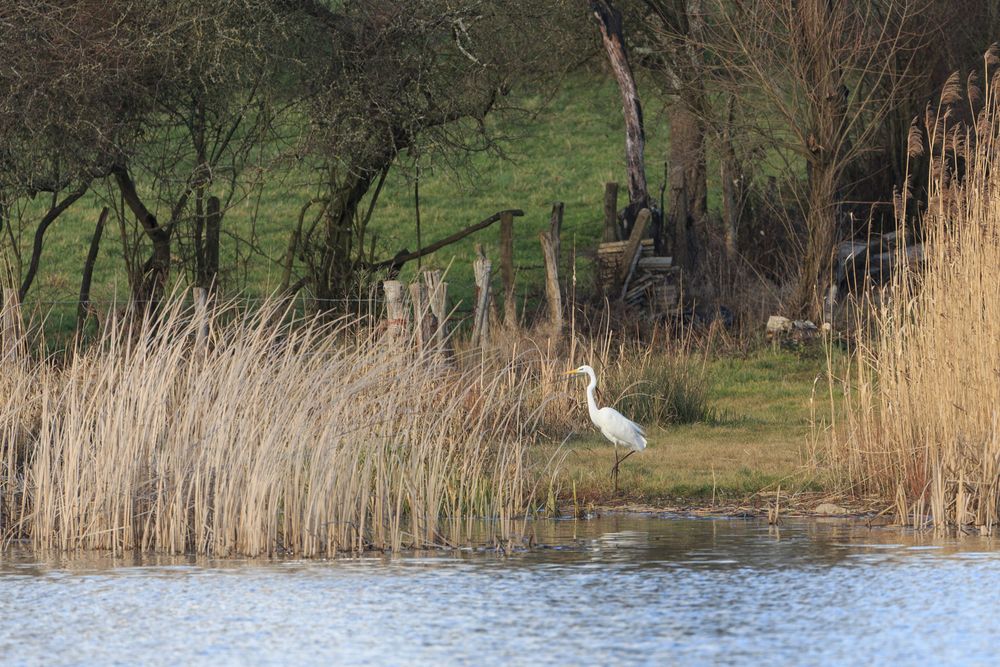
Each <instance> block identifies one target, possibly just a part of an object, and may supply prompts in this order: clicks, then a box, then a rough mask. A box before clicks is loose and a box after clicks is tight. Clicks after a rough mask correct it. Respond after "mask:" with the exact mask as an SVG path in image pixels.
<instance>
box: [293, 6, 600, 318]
mask: <svg viewBox="0 0 1000 667" xmlns="http://www.w3.org/2000/svg"><path fill="white" fill-rule="evenodd" d="M300 11H302V12H303V13H304V15H306V16H307V17H309V18H310V19H312V21H311V23H309V24H308V25H309V26H310V27H309V33H308V36H307V37H303V39H305V40H307V41H308V43H309V44H310V47H311V48H310V51H309V52H308V53H304V54H303V58H304V59H305V61H306V63H307V64H308V66H307V67H306V68H305V69H304V70H302V71H303V74H304V76H305V78H304V79H303V80H302V81H301V82H300V86H301V88H302V89H303V90H304V91H306V94H305V96H304V100H305V103H304V109H305V110H306V112H307V114H308V119H309V127H308V131H307V133H306V134H305V136H304V141H303V143H302V145H301V151H302V152H303V154H305V155H306V156H308V157H307V164H308V165H310V166H311V167H312V168H313V169H314V173H316V174H317V175H318V176H319V178H318V180H319V186H318V190H319V196H317V197H316V198H315V200H314V202H313V205H314V206H315V208H313V209H312V210H311V211H310V214H311V217H310V218H309V219H305V218H303V219H302V220H301V224H300V227H299V229H297V230H296V231H295V232H294V233H293V239H292V242H291V243H290V250H291V251H292V253H293V254H297V255H298V256H299V257H300V258H301V260H302V263H303V264H304V268H305V275H304V276H303V282H304V283H305V284H306V285H308V287H309V288H310V289H311V290H312V291H313V293H314V296H315V297H317V298H318V299H319V300H320V301H321V302H322V300H324V299H335V298H338V297H341V296H343V295H344V294H345V293H347V292H350V291H351V290H352V289H355V288H356V287H357V282H358V280H359V279H363V277H364V276H365V275H366V272H367V271H368V270H370V269H371V268H372V267H374V266H376V265H379V264H383V263H381V262H379V261H377V260H376V257H375V252H374V245H373V243H374V239H372V238H371V237H370V235H369V234H368V232H367V227H368V223H369V221H370V219H371V215H372V211H373V207H374V205H375V202H376V200H377V198H378V196H379V194H380V192H381V185H382V183H383V182H384V179H385V178H386V174H387V173H388V171H389V170H390V169H391V168H393V165H394V164H397V160H398V158H399V157H400V155H401V153H402V152H403V151H411V152H413V153H416V154H420V155H424V156H427V155H428V154H431V153H434V152H437V153H452V154H453V153H456V152H457V153H470V152H480V151H488V150H492V149H494V148H496V143H495V136H494V131H495V130H494V128H493V127H492V126H491V125H490V124H488V123H487V122H486V117H487V115H488V114H491V113H498V112H502V111H503V110H505V109H507V108H510V100H509V93H510V92H511V90H512V89H513V88H514V87H515V86H517V85H520V84H523V83H524V82H527V81H537V80H538V79H539V78H540V77H543V76H545V75H547V74H549V73H551V72H553V71H554V70H558V69H559V67H560V66H561V65H562V64H563V63H565V61H566V60H568V59H566V58H561V55H562V54H564V53H565V50H564V49H565V43H566V38H565V37H564V36H565V35H567V34H568V33H570V32H571V26H572V25H573V15H574V8H573V3H571V2H562V1H561V0H560V1H555V2H548V3H534V2H529V1H528V0H500V1H492V2H487V1H485V0H462V1H459V2H454V1H450V0H448V1H446V0H403V1H398V0H365V1H363V2H362V1H357V2H345V3H336V4H329V5H328V4H322V3H318V2H315V3H303V6H302V8H301V10H300ZM575 14H576V15H578V16H581V17H582V13H580V12H579V11H575ZM363 204H364V205H363ZM498 208H499V206H498ZM404 254H405V253H404ZM290 259H291V255H290V256H289V260H290ZM289 266H290V264H289Z"/></svg>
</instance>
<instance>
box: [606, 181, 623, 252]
mask: <svg viewBox="0 0 1000 667" xmlns="http://www.w3.org/2000/svg"><path fill="white" fill-rule="evenodd" d="M621 240H622V239H621V227H619V226H618V184H617V183H605V184H604V242H605V243H609V242H611V241H621Z"/></svg>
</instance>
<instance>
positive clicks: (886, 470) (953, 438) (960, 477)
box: [832, 50, 1000, 533]
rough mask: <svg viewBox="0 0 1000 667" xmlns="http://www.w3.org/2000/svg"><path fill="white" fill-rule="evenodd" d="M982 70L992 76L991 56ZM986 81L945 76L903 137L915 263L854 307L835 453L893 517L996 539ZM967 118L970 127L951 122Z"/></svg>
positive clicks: (999, 399)
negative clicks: (922, 120) (918, 164)
mask: <svg viewBox="0 0 1000 667" xmlns="http://www.w3.org/2000/svg"><path fill="white" fill-rule="evenodd" d="M985 64H986V71H988V72H990V73H991V74H992V73H993V70H994V68H995V67H996V65H997V64H998V61H997V59H996V58H995V56H994V54H993V51H992V50H991V52H990V53H988V54H987V56H986V62H985ZM986 81H987V84H986V85H983V86H982V88H980V84H978V83H977V82H976V80H975V79H974V78H970V80H969V82H968V85H967V87H966V88H967V90H966V91H965V92H966V94H965V95H962V94H961V93H962V92H963V91H962V90H961V89H962V87H963V86H962V85H961V84H960V82H959V79H958V77H957V76H956V77H953V78H952V79H951V80H950V81H949V85H948V86H946V87H945V89H944V92H943V95H942V100H941V106H940V107H939V109H938V113H937V114H934V113H931V112H930V111H929V112H928V118H927V122H926V127H927V128H929V129H927V130H926V132H925V131H922V130H921V129H920V127H919V124H918V123H916V122H915V125H914V128H913V129H912V130H911V137H910V138H911V141H910V153H911V157H914V158H915V157H918V156H920V155H921V154H928V153H929V155H930V158H931V168H930V171H929V173H930V176H929V188H930V192H931V197H930V205H929V206H928V210H927V211H926V214H925V215H924V216H923V220H922V223H923V227H924V229H923V233H924V235H925V243H924V258H925V261H924V262H923V264H922V265H918V264H917V263H916V262H912V261H911V262H908V263H907V264H906V265H905V270H904V271H900V272H898V275H897V276H896V279H895V280H894V282H893V284H892V286H891V288H890V289H889V290H887V291H884V292H882V293H881V294H880V295H876V294H873V295H872V297H873V298H871V299H869V302H868V304H866V305H865V306H863V307H862V308H860V309H859V321H862V322H863V323H864V326H865V327H871V330H872V332H873V334H872V335H871V336H870V337H862V338H861V339H860V343H859V348H858V350H857V353H856V355H855V356H854V359H853V361H854V363H853V369H852V371H851V373H850V377H848V378H846V382H845V385H846V386H847V389H848V391H847V393H848V397H849V402H850V404H851V408H852V409H851V410H850V411H849V412H848V413H847V418H846V420H845V421H844V423H841V424H839V425H838V428H837V429H835V431H834V433H835V437H834V441H833V447H832V453H833V455H834V457H835V461H836V462H837V463H839V464H840V465H839V471H840V473H841V474H842V475H843V479H844V481H845V483H847V484H849V485H850V486H851V487H852V488H853V489H854V491H856V492H859V493H864V494H875V495H877V496H880V497H882V498H883V499H885V501H886V502H887V503H893V502H894V504H895V506H896V509H897V512H898V514H899V516H900V518H901V520H903V521H906V522H911V521H912V523H913V525H915V526H921V525H927V524H928V523H932V524H933V525H934V526H935V527H938V528H944V527H954V528H958V529H959V530H968V529H977V530H980V531H982V532H984V533H992V531H993V530H994V529H995V526H996V525H997V523H998V508H1000V413H998V411H997V406H998V405H1000V376H998V374H1000V347H998V346H997V331H1000V283H998V280H997V275H996V271H997V267H998V266H1000V158H998V154H997V148H998V146H1000V143H998V134H1000V115H998V104H997V90H996V86H997V83H998V80H997V79H996V78H995V77H994V78H993V79H992V81H990V79H989V78H986ZM980 98H982V99H985V100H986V103H985V105H983V103H982V102H980ZM980 107H984V108H982V110H980ZM970 109H971V110H972V111H973V113H975V114H976V116H975V117H976V118H977V122H976V123H963V122H961V121H960V119H961V118H962V117H963V116H964V115H966V114H967V113H968V111H969V110H970ZM963 112H964V113H963ZM977 112H978V113H977ZM900 259H901V261H905V259H904V258H902V257H901V258H900ZM877 297H880V298H877ZM869 318H870V319H869Z"/></svg>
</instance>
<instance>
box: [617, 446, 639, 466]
mask: <svg viewBox="0 0 1000 667" xmlns="http://www.w3.org/2000/svg"><path fill="white" fill-rule="evenodd" d="M633 454H635V450H634V449H633V450H632V451H630V452H629V453H628V454H626V455H625V456H623V457H621V458H620V459H618V465H621V464H622V463H624V462H625V459H627V458H628V457H630V456H632V455H633Z"/></svg>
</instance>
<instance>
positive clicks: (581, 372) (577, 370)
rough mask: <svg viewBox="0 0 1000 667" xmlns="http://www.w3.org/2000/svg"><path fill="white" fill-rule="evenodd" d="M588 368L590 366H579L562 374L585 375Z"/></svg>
mask: <svg viewBox="0 0 1000 667" xmlns="http://www.w3.org/2000/svg"><path fill="white" fill-rule="evenodd" d="M589 370H591V368H590V366H580V367H579V368H574V369H573V370H571V371H566V372H565V373H563V375H586V374H587V371H589Z"/></svg>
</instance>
